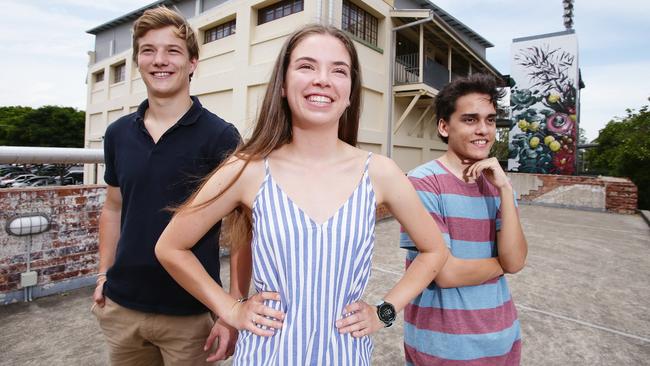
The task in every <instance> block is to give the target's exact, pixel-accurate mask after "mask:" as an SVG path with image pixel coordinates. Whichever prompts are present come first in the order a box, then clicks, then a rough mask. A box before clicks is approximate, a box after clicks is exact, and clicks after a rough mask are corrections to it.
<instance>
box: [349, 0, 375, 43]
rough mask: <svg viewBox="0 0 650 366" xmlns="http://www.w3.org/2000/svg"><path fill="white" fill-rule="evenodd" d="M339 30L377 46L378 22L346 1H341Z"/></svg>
mask: <svg viewBox="0 0 650 366" xmlns="http://www.w3.org/2000/svg"><path fill="white" fill-rule="evenodd" d="M341 28H343V30H344V31H347V32H349V33H350V34H352V35H354V36H355V37H357V38H359V39H362V40H364V41H366V42H368V43H370V44H371V45H373V46H377V33H378V29H379V20H378V19H377V18H375V17H374V16H373V15H372V14H370V13H368V12H367V11H365V10H363V9H361V8H360V7H358V6H356V5H354V4H353V3H351V2H349V1H347V0H343V14H342V16H341Z"/></svg>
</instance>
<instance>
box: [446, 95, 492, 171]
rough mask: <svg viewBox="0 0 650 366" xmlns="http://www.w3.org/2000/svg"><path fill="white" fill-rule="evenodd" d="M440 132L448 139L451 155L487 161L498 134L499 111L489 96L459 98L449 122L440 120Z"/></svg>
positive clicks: (464, 96) (463, 158)
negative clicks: (497, 115)
mask: <svg viewBox="0 0 650 366" xmlns="http://www.w3.org/2000/svg"><path fill="white" fill-rule="evenodd" d="M438 132H439V133H440V135H441V136H444V137H447V138H448V139H449V142H448V144H449V148H448V152H449V153H451V154H453V155H455V156H457V157H458V158H459V159H461V160H465V159H468V160H472V161H477V160H483V159H485V158H487V157H488V156H489V154H490V148H491V147H492V145H493V144H494V139H495V135H496V110H495V109H494V105H493V104H492V102H491V101H490V96H489V95H487V94H479V93H471V94H466V95H463V96H462V97H460V98H458V99H457V100H456V108H455V110H454V112H453V113H452V114H451V116H450V118H449V121H445V120H444V119H441V120H440V121H439V123H438Z"/></svg>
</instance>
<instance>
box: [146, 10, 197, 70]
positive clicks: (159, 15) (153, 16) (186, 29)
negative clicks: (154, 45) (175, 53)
mask: <svg viewBox="0 0 650 366" xmlns="http://www.w3.org/2000/svg"><path fill="white" fill-rule="evenodd" d="M169 26H172V27H174V33H175V34H176V36H177V37H178V38H180V39H182V40H184V41H185V44H186V45H187V50H188V52H189V56H190V60H194V59H196V60H198V59H199V44H198V42H197V40H196V33H194V30H193V29H192V27H190V25H189V23H187V20H186V19H185V18H184V17H183V16H182V15H181V14H179V13H178V12H176V11H174V10H171V9H169V8H167V7H165V6H159V7H157V8H153V9H149V10H146V11H145V12H144V13H143V14H142V15H141V16H140V18H138V19H137V20H136V21H135V23H133V61H134V62H135V63H136V64H137V62H138V53H139V51H140V44H139V40H140V38H142V37H144V35H145V34H147V32H149V31H150V30H155V29H161V28H165V27H169Z"/></svg>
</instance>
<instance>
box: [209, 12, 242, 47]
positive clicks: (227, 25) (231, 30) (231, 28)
mask: <svg viewBox="0 0 650 366" xmlns="http://www.w3.org/2000/svg"><path fill="white" fill-rule="evenodd" d="M226 33H228V34H226ZM236 33H237V18H235V19H231V20H229V21H227V22H224V23H221V24H217V25H215V26H213V27H210V28H208V29H206V30H205V31H204V32H203V44H208V43H210V42H214V41H217V40H220V39H223V38H226V37H229V36H232V35H234V34H236Z"/></svg>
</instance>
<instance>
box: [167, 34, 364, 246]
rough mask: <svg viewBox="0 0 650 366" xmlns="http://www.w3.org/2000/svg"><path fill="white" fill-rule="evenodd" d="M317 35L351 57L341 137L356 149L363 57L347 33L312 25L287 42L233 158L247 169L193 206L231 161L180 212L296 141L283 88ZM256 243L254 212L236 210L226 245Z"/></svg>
mask: <svg viewBox="0 0 650 366" xmlns="http://www.w3.org/2000/svg"><path fill="white" fill-rule="evenodd" d="M315 34H326V35H330V36H332V37H335V38H336V39H338V40H339V41H341V43H343V46H345V48H346V50H347V51H348V54H349V55H350V62H351V63H352V65H350V68H351V70H350V73H351V79H352V80H351V88H350V106H349V107H348V108H347V109H346V110H345V112H344V113H343V115H341V117H340V119H339V128H338V137H339V139H341V140H342V141H344V142H346V143H348V144H350V145H352V146H356V144H357V133H358V130H359V115H360V114H361V70H360V68H359V57H358V56H357V51H356V49H355V47H354V43H353V42H352V40H351V39H350V37H348V35H347V34H346V33H344V32H343V31H341V30H340V29H338V28H335V27H332V26H325V25H320V24H308V25H305V26H303V27H302V28H300V29H298V30H297V31H295V32H294V33H293V34H291V35H290V36H289V38H287V40H286V41H285V42H284V45H283V46H282V49H281V50H280V54H279V55H278V58H277V59H276V61H275V65H274V66H273V71H272V72H271V78H270V80H269V83H268V85H267V88H266V93H265V94H264V101H263V102H262V107H261V109H260V112H259V117H258V118H257V123H256V124H255V128H254V130H253V133H252V135H251V137H250V139H249V140H248V141H246V142H245V143H244V144H242V145H240V146H239V147H238V148H237V149H236V150H235V151H234V152H233V153H232V155H231V157H232V156H234V157H236V158H238V159H240V160H243V161H244V166H243V167H242V168H241V170H240V171H239V172H238V173H237V174H236V176H235V177H234V178H233V179H232V181H230V182H229V183H228V184H227V185H226V187H225V188H224V189H223V190H222V191H221V192H219V193H218V194H217V195H216V196H214V197H212V198H210V199H209V200H207V201H205V202H202V203H200V204H198V205H192V202H193V201H194V199H195V198H196V195H197V193H198V191H200V190H201V189H202V188H203V186H204V185H205V184H206V182H207V181H208V180H209V179H210V177H211V176H212V175H213V174H214V173H215V172H216V171H217V170H219V169H220V168H221V166H223V165H224V164H229V163H228V161H232V159H231V158H229V159H226V160H225V162H224V163H223V164H222V165H221V166H219V167H217V168H216V169H215V170H214V171H213V172H212V174H210V175H209V176H208V177H207V178H206V179H205V180H204V182H203V184H201V186H200V187H199V189H198V190H197V191H196V192H194V194H192V196H191V197H190V198H189V199H188V200H187V201H186V202H185V203H184V204H183V205H182V206H181V207H180V208H179V209H178V211H180V212H182V211H184V210H188V209H200V208H203V207H205V206H207V205H210V204H211V203H213V202H214V201H215V200H217V199H218V198H219V197H220V196H221V195H222V194H223V193H224V192H225V191H227V190H228V189H229V188H230V187H232V186H233V184H235V182H236V181H237V180H238V179H239V177H241V174H242V172H243V171H244V169H246V167H247V166H248V164H249V163H250V161H251V160H260V159H264V158H265V157H267V156H268V155H269V154H270V153H271V152H272V151H273V150H275V149H277V148H279V147H281V146H283V145H285V144H288V143H290V142H291V139H292V123H291V110H290V109H289V104H288V103H287V100H286V98H284V97H283V96H282V88H283V87H284V84H285V79H286V74H287V68H288V66H289V62H290V60H291V53H292V52H293V50H294V49H295V48H296V46H297V45H298V44H299V43H300V42H301V41H302V40H303V39H305V38H307V37H309V36H311V35H315ZM251 239H252V220H251V212H250V210H248V209H247V208H246V207H244V206H240V207H238V208H237V209H235V210H234V211H233V212H232V213H231V214H230V215H229V216H228V218H227V225H226V242H227V243H229V244H230V247H231V249H232V250H233V251H234V250H237V249H239V248H240V247H242V246H243V245H247V244H249V243H250V242H251Z"/></svg>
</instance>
